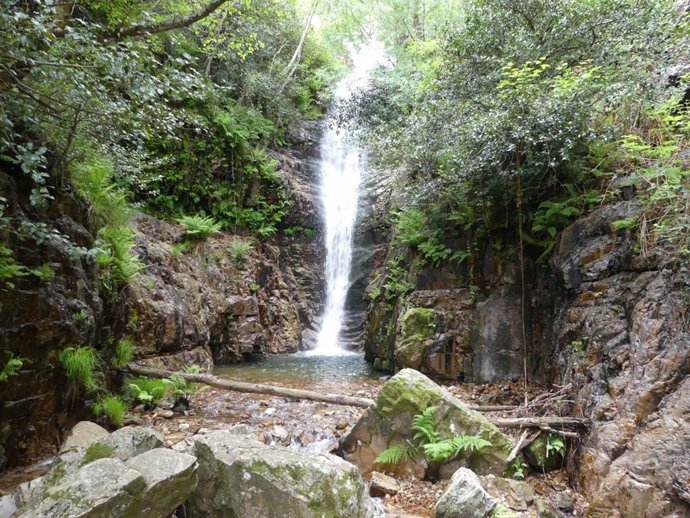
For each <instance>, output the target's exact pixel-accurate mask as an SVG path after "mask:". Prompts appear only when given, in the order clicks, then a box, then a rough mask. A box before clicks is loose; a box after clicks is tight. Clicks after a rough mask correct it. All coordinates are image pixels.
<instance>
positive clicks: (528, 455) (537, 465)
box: [524, 433, 565, 472]
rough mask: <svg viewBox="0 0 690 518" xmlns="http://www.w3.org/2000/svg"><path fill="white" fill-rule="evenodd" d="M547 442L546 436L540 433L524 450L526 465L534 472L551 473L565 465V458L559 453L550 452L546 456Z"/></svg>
mask: <svg viewBox="0 0 690 518" xmlns="http://www.w3.org/2000/svg"><path fill="white" fill-rule="evenodd" d="M547 441H548V434H544V433H542V434H540V435H539V437H537V438H536V439H535V440H534V441H533V442H532V443H531V444H530V445H529V446H528V447H527V448H525V450H524V451H525V459H526V460H527V463H528V464H529V465H530V467H531V468H532V469H534V470H536V471H541V472H546V471H553V470H555V469H560V468H562V467H563V466H564V465H565V458H564V457H563V455H562V454H561V453H559V452H557V451H554V450H552V451H550V452H549V455H548V456H547V455H546V445H547Z"/></svg>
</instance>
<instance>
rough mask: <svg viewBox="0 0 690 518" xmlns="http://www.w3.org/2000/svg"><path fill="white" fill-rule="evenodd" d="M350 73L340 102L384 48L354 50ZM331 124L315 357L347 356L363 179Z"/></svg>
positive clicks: (351, 149)
mask: <svg viewBox="0 0 690 518" xmlns="http://www.w3.org/2000/svg"><path fill="white" fill-rule="evenodd" d="M351 53H352V58H353V70H352V72H351V73H350V74H349V75H348V76H347V77H346V78H345V79H343V80H342V81H341V82H340V83H339V85H338V88H337V89H336V97H337V99H338V100H339V101H345V100H347V99H349V98H350V97H351V96H352V93H353V92H354V91H355V90H357V89H359V88H363V87H364V86H365V85H366V82H367V78H368V76H369V72H370V71H371V70H372V69H373V68H374V67H375V66H376V65H377V64H379V63H381V62H382V60H383V47H382V46H381V45H380V44H377V43H373V44H370V45H367V46H364V47H363V48H361V49H360V50H359V51H352V52H351ZM332 126H333V125H329V126H328V128H327V129H326V131H325V133H324V136H323V139H322V142H321V159H320V162H319V169H320V176H321V203H322V207H323V215H324V220H325V224H326V225H325V226H326V307H325V310H324V314H323V317H322V321H321V329H320V331H319V334H318V339H317V344H316V348H315V349H314V350H313V351H312V352H313V354H323V355H335V354H348V351H346V350H344V349H342V348H341V347H340V344H339V336H340V331H341V329H342V326H343V317H344V315H345V300H346V298H347V292H348V289H349V288H350V269H351V264H352V234H353V230H354V226H355V218H356V216H357V202H358V198H359V184H360V181H361V179H362V170H361V168H362V161H361V155H362V150H361V149H360V148H359V147H357V146H356V145H355V144H354V143H353V142H351V140H350V139H349V138H348V135H347V133H346V131H345V130H344V129H342V128H341V129H338V128H335V127H332Z"/></svg>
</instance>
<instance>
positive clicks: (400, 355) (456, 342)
mask: <svg viewBox="0 0 690 518" xmlns="http://www.w3.org/2000/svg"><path fill="white" fill-rule="evenodd" d="M401 253H402V252H401V251H400V250H395V249H393V250H391V251H389V257H393V256H399V254H401ZM405 262H409V263H412V266H411V268H410V271H409V273H408V274H407V275H406V277H404V278H403V279H401V280H399V282H406V283H409V285H410V286H413V287H414V291H412V292H411V293H409V294H408V295H406V296H405V297H404V301H401V300H398V301H397V302H396V303H395V304H394V305H391V301H390V300H387V299H386V297H385V290H386V284H387V283H389V282H390V280H389V279H388V278H387V277H386V276H385V271H386V270H385V268H380V269H379V270H378V273H375V275H374V278H373V280H372V283H371V285H370V286H369V288H368V293H369V295H370V297H371V296H372V294H377V295H378V294H379V293H381V294H380V295H378V296H377V297H375V300H374V301H373V302H372V304H371V305H370V308H369V314H368V322H367V337H366V341H365V353H366V356H367V359H368V360H369V361H372V362H373V363H374V366H375V367H376V368H378V369H380V370H384V371H394V370H396V369H400V368H405V367H411V368H415V369H418V370H420V371H422V372H424V373H426V374H428V375H430V376H433V377H437V378H446V379H457V380H460V381H469V382H489V381H496V380H501V379H513V378H517V377H519V376H520V375H521V374H522V370H523V364H522V356H523V353H522V339H521V336H522V329H521V326H520V322H521V313H522V310H521V307H522V303H521V295H520V289H519V272H518V270H517V268H516V265H517V264H519V263H518V261H517V259H516V258H510V259H505V258H502V257H501V256H499V255H498V254H497V253H496V252H495V251H487V252H486V254H485V256H484V261H483V264H482V265H479V266H478V269H480V270H479V271H480V272H481V274H480V276H479V278H478V279H474V280H471V279H470V276H469V272H468V269H467V267H466V266H464V265H461V266H457V265H444V266H440V267H438V268H431V267H428V266H427V267H420V266H418V265H417V266H415V265H414V261H413V259H412V258H411V257H408V258H407V259H406V260H405ZM527 262H528V272H527V279H526V284H527V289H528V290H532V289H533V288H534V283H535V278H534V275H533V268H532V266H531V264H532V263H531V261H529V259H528V261H527ZM381 266H382V267H383V264H381ZM473 283H477V284H473ZM479 284H481V285H482V287H481V288H480V286H479ZM423 314H424V315H426V317H425V320H428V322H427V326H426V327H424V328H423V329H421V328H418V326H412V328H411V326H410V325H407V322H408V319H409V317H411V316H415V315H416V316H419V315H423ZM533 318H534V316H533V311H532V310H531V309H528V310H527V311H526V319H527V335H528V340H529V338H530V336H531V328H532V322H533ZM411 331H412V334H410V333H411ZM419 331H423V332H422V333H421V334H420V332H419ZM533 363H534V365H532V366H531V368H532V369H534V368H536V365H537V362H536V361H535V362H533Z"/></svg>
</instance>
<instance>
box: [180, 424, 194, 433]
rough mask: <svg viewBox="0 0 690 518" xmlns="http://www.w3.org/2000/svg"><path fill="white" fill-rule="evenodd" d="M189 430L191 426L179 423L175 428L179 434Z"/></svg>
mask: <svg viewBox="0 0 690 518" xmlns="http://www.w3.org/2000/svg"><path fill="white" fill-rule="evenodd" d="M190 428H191V425H190V424H189V423H180V425H179V426H178V427H177V429H178V430H179V431H181V432H187V431H189V429H190Z"/></svg>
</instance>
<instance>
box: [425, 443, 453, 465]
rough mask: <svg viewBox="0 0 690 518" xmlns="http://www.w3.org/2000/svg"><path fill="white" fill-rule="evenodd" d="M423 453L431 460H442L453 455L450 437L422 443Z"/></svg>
mask: <svg viewBox="0 0 690 518" xmlns="http://www.w3.org/2000/svg"><path fill="white" fill-rule="evenodd" d="M422 448H423V449H424V453H425V454H426V456H427V457H428V458H429V460H430V461H432V462H444V461H446V460H448V459H450V458H451V457H453V456H454V455H455V446H454V445H453V440H452V439H445V440H443V441H439V442H432V443H428V444H424V445H422Z"/></svg>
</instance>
